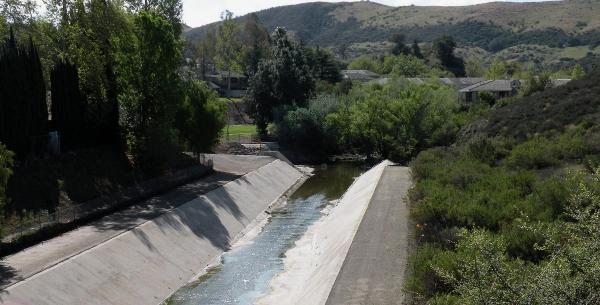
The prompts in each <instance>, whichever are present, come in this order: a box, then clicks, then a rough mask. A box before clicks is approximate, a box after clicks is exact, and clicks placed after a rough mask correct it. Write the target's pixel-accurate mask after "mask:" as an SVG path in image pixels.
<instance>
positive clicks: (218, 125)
mask: <svg viewBox="0 0 600 305" xmlns="http://www.w3.org/2000/svg"><path fill="white" fill-rule="evenodd" d="M185 91H186V93H185V95H186V96H185V99H184V102H183V105H182V106H181V109H179V111H178V113H177V120H176V124H177V126H178V129H179V136H180V138H181V142H182V144H183V145H184V146H185V147H186V148H187V149H189V150H190V151H192V152H195V153H200V152H207V151H209V150H210V149H211V148H212V147H213V146H214V145H215V144H217V143H218V141H219V136H220V133H221V130H222V129H223V127H225V115H226V105H225V103H224V102H222V101H220V100H219V99H218V97H217V94H216V92H214V91H213V90H212V89H210V88H209V87H208V85H206V83H204V82H191V83H188V84H187V86H186V90H185Z"/></svg>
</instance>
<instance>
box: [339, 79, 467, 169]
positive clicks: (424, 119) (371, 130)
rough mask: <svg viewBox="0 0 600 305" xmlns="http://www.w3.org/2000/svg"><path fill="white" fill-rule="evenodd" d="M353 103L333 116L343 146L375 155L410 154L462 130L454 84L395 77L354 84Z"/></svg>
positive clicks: (402, 158)
mask: <svg viewBox="0 0 600 305" xmlns="http://www.w3.org/2000/svg"><path fill="white" fill-rule="evenodd" d="M349 99H350V102H349V105H348V106H347V107H341V108H340V110H339V111H338V112H336V113H334V114H331V115H329V116H328V120H330V121H331V124H333V125H335V126H337V129H338V130H339V131H340V133H339V137H338V138H339V140H340V145H341V146H342V147H345V146H349V147H351V148H353V149H354V150H355V151H357V152H359V153H362V154H364V155H366V156H369V157H374V158H389V159H392V160H396V161H406V160H410V158H411V157H413V156H414V155H415V154H416V153H418V152H419V151H421V150H422V149H424V148H426V147H431V146H434V145H443V144H444V143H448V141H451V139H452V138H453V137H454V135H455V133H456V132H457V131H458V127H457V126H456V124H455V123H454V122H453V120H452V119H451V114H452V113H453V112H454V111H455V108H456V107H457V105H456V104H455V97H454V93H453V92H452V89H450V88H447V87H446V86H441V85H437V84H426V85H419V86H417V85H411V84H404V83H401V82H400V81H398V80H394V81H392V82H390V83H388V84H386V85H385V86H383V87H381V86H376V85H363V86H358V87H354V88H353V89H352V91H351V92H350V94H349Z"/></svg>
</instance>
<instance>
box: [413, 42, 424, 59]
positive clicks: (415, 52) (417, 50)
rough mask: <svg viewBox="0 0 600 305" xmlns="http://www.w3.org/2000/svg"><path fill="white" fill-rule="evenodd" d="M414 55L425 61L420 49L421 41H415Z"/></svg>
mask: <svg viewBox="0 0 600 305" xmlns="http://www.w3.org/2000/svg"><path fill="white" fill-rule="evenodd" d="M412 55H413V56H414V57H416V58H419V59H423V58H424V57H423V53H422V52H421V48H420V47H419V41H418V40H416V39H415V40H413V44H412Z"/></svg>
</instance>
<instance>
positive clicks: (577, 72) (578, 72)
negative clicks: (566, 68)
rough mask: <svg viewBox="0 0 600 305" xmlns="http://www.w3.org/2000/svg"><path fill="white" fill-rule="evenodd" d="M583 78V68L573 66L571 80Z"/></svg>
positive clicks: (578, 65)
mask: <svg viewBox="0 0 600 305" xmlns="http://www.w3.org/2000/svg"><path fill="white" fill-rule="evenodd" d="M584 76H585V71H583V67H581V65H580V64H577V65H575V67H573V70H572V71H571V79H572V80H576V79H580V78H582V77H584Z"/></svg>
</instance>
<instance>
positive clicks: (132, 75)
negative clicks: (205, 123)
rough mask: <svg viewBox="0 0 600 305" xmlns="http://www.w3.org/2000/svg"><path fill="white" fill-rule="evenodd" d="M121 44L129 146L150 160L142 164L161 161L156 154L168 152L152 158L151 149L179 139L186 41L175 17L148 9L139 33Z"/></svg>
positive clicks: (137, 24)
mask: <svg viewBox="0 0 600 305" xmlns="http://www.w3.org/2000/svg"><path fill="white" fill-rule="evenodd" d="M118 44H119V47H120V52H119V53H117V54H116V60H117V65H116V68H117V70H116V72H117V80H118V84H119V89H120V93H119V96H118V99H119V105H120V106H121V111H122V112H121V124H122V126H123V127H124V128H125V132H126V137H127V143H128V147H129V150H130V151H131V152H132V153H133V154H134V156H136V157H137V158H138V159H140V158H149V160H143V161H142V162H141V163H145V162H148V163H150V164H152V163H154V162H157V163H159V162H160V161H161V160H155V159H154V158H157V159H161V158H162V157H164V156H160V155H156V156H153V157H150V156H151V154H153V153H155V152H153V151H151V149H150V148H151V147H153V145H154V144H155V143H158V142H157V141H159V142H160V141H162V142H164V145H165V146H166V145H169V143H172V141H173V140H174V139H173V134H172V132H173V129H172V126H173V123H174V122H173V121H174V117H175V113H176V111H177V109H178V107H179V105H180V102H181V90H180V85H181V79H180V77H179V74H178V68H179V63H180V60H181V49H182V43H181V41H180V38H179V35H178V34H177V31H176V29H174V28H173V26H172V24H171V23H170V22H169V21H167V20H166V19H164V18H163V17H161V16H160V15H159V14H157V13H155V12H152V11H149V12H147V11H142V12H140V13H139V14H138V16H137V17H136V18H135V20H134V35H133V36H132V37H130V38H129V39H127V40H126V41H119V42H118ZM144 161H145V162H144ZM150 166H153V165H150Z"/></svg>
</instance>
